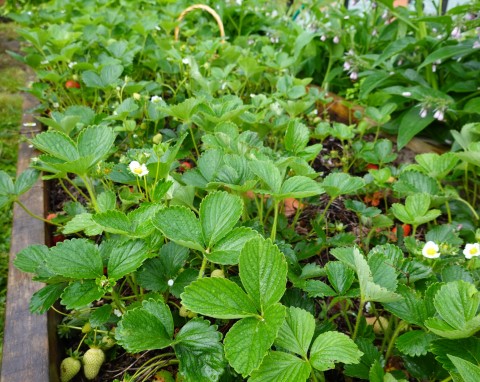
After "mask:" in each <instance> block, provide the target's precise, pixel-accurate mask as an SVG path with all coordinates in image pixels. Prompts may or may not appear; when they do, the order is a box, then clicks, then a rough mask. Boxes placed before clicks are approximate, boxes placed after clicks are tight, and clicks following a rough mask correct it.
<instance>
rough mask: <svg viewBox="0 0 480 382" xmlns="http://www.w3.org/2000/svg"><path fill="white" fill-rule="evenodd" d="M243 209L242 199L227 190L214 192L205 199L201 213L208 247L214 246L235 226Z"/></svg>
mask: <svg viewBox="0 0 480 382" xmlns="http://www.w3.org/2000/svg"><path fill="white" fill-rule="evenodd" d="M242 210H243V202H242V199H241V198H240V197H239V196H236V195H231V194H229V193H227V192H225V191H217V192H213V193H211V194H208V195H207V196H206V197H205V198H204V199H203V201H202V203H201V204H200V214H199V215H200V224H201V226H202V231H203V237H204V241H205V244H206V246H207V247H208V248H212V247H213V246H214V245H215V244H216V243H217V242H218V241H219V240H221V239H222V238H223V237H225V236H226V235H227V234H228V233H229V232H230V231H231V230H232V229H233V227H235V225H236V224H237V222H238V220H239V219H240V216H241V215H242Z"/></svg>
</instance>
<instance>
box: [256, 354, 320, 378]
mask: <svg viewBox="0 0 480 382" xmlns="http://www.w3.org/2000/svg"><path fill="white" fill-rule="evenodd" d="M311 371H312V368H311V366H310V364H309V363H308V362H307V361H305V360H303V359H301V358H298V357H296V356H295V355H293V354H288V353H284V352H281V351H271V352H269V353H268V355H267V356H266V357H265V358H264V360H263V362H262V364H261V365H260V367H259V368H258V369H257V370H254V371H253V373H252V376H251V377H250V378H249V380H248V381H249V382H292V381H295V382H304V381H306V380H307V379H308V377H309V375H310V373H311Z"/></svg>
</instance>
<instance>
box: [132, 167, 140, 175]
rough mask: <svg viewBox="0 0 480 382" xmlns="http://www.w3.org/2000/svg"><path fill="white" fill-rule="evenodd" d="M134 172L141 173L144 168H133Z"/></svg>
mask: <svg viewBox="0 0 480 382" xmlns="http://www.w3.org/2000/svg"><path fill="white" fill-rule="evenodd" d="M133 172H134V173H135V174H141V173H142V168H141V167H137V168H136V169H134V170H133Z"/></svg>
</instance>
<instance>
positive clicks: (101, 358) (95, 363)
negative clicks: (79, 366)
mask: <svg viewBox="0 0 480 382" xmlns="http://www.w3.org/2000/svg"><path fill="white" fill-rule="evenodd" d="M104 362H105V353H104V352H103V350H102V349H98V348H91V349H88V350H87V351H86V352H85V354H84V355H83V372H84V374H85V377H87V379H94V378H95V377H96V376H97V375H98V372H99V371H100V367H101V366H102V364H103V363H104Z"/></svg>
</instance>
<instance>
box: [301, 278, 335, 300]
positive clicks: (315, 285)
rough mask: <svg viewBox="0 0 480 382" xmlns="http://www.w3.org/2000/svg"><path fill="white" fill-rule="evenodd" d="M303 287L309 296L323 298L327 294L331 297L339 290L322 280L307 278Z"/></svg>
mask: <svg viewBox="0 0 480 382" xmlns="http://www.w3.org/2000/svg"><path fill="white" fill-rule="evenodd" d="M302 289H303V290H304V291H305V292H307V293H308V296H309V297H319V298H322V297H326V296H329V297H331V296H336V295H337V292H335V291H334V290H333V289H332V288H331V287H330V286H328V285H327V284H325V283H324V282H323V281H320V280H307V281H306V282H305V286H304V287H303V288H302Z"/></svg>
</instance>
